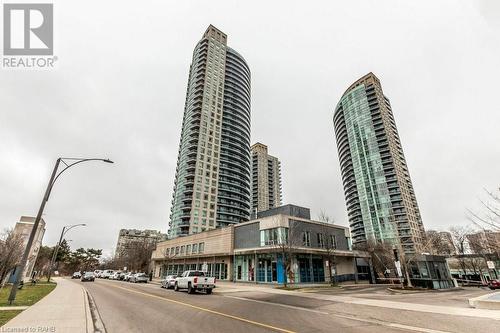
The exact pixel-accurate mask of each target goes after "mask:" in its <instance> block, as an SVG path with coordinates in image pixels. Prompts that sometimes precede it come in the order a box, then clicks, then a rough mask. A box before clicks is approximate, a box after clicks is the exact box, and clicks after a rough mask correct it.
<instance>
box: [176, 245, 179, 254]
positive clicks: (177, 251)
mask: <svg viewBox="0 0 500 333" xmlns="http://www.w3.org/2000/svg"><path fill="white" fill-rule="evenodd" d="M175 254H179V247H178V246H177V247H176V248H175Z"/></svg>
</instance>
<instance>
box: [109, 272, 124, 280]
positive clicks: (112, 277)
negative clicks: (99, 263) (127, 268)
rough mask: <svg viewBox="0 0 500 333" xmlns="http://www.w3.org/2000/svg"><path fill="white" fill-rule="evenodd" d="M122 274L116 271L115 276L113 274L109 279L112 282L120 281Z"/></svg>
mask: <svg viewBox="0 0 500 333" xmlns="http://www.w3.org/2000/svg"><path fill="white" fill-rule="evenodd" d="M121 273H122V272H120V271H115V272H114V273H113V274H111V275H110V276H109V279H110V280H119V279H120V274H121Z"/></svg>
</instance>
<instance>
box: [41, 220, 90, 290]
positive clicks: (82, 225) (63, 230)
mask: <svg viewBox="0 0 500 333" xmlns="http://www.w3.org/2000/svg"><path fill="white" fill-rule="evenodd" d="M84 226H86V224H85V223H79V224H73V225H65V226H64V227H63V228H62V231H61V237H59V242H57V245H56V248H55V249H54V253H53V254H52V260H51V261H50V266H49V273H48V275H47V282H50V276H51V275H52V271H53V270H54V264H55V261H56V258H57V252H59V247H61V242H62V239H63V237H64V235H65V234H66V233H67V232H68V231H69V230H71V229H73V228H75V227H84Z"/></svg>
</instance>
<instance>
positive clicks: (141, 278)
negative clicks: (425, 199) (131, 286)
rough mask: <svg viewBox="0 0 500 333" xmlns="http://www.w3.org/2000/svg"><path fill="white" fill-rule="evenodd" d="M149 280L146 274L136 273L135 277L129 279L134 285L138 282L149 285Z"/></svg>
mask: <svg viewBox="0 0 500 333" xmlns="http://www.w3.org/2000/svg"><path fill="white" fill-rule="evenodd" d="M148 280H149V277H148V276H147V275H146V274H144V273H136V274H134V275H132V276H131V277H130V279H129V282H133V283H138V282H144V283H148Z"/></svg>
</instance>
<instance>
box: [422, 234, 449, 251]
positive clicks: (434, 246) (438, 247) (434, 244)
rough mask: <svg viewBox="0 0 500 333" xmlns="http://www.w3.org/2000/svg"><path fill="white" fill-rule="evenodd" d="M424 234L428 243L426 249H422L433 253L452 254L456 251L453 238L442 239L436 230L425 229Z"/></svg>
mask: <svg viewBox="0 0 500 333" xmlns="http://www.w3.org/2000/svg"><path fill="white" fill-rule="evenodd" d="M425 235H426V239H427V244H428V246H427V249H424V250H426V252H428V253H430V254H434V255H452V254H454V253H455V252H456V251H455V246H454V245H453V240H452V239H450V240H449V241H447V240H446V239H443V236H442V235H441V233H440V232H438V231H436V230H427V231H426V232H425ZM450 235H451V234H450Z"/></svg>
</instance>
